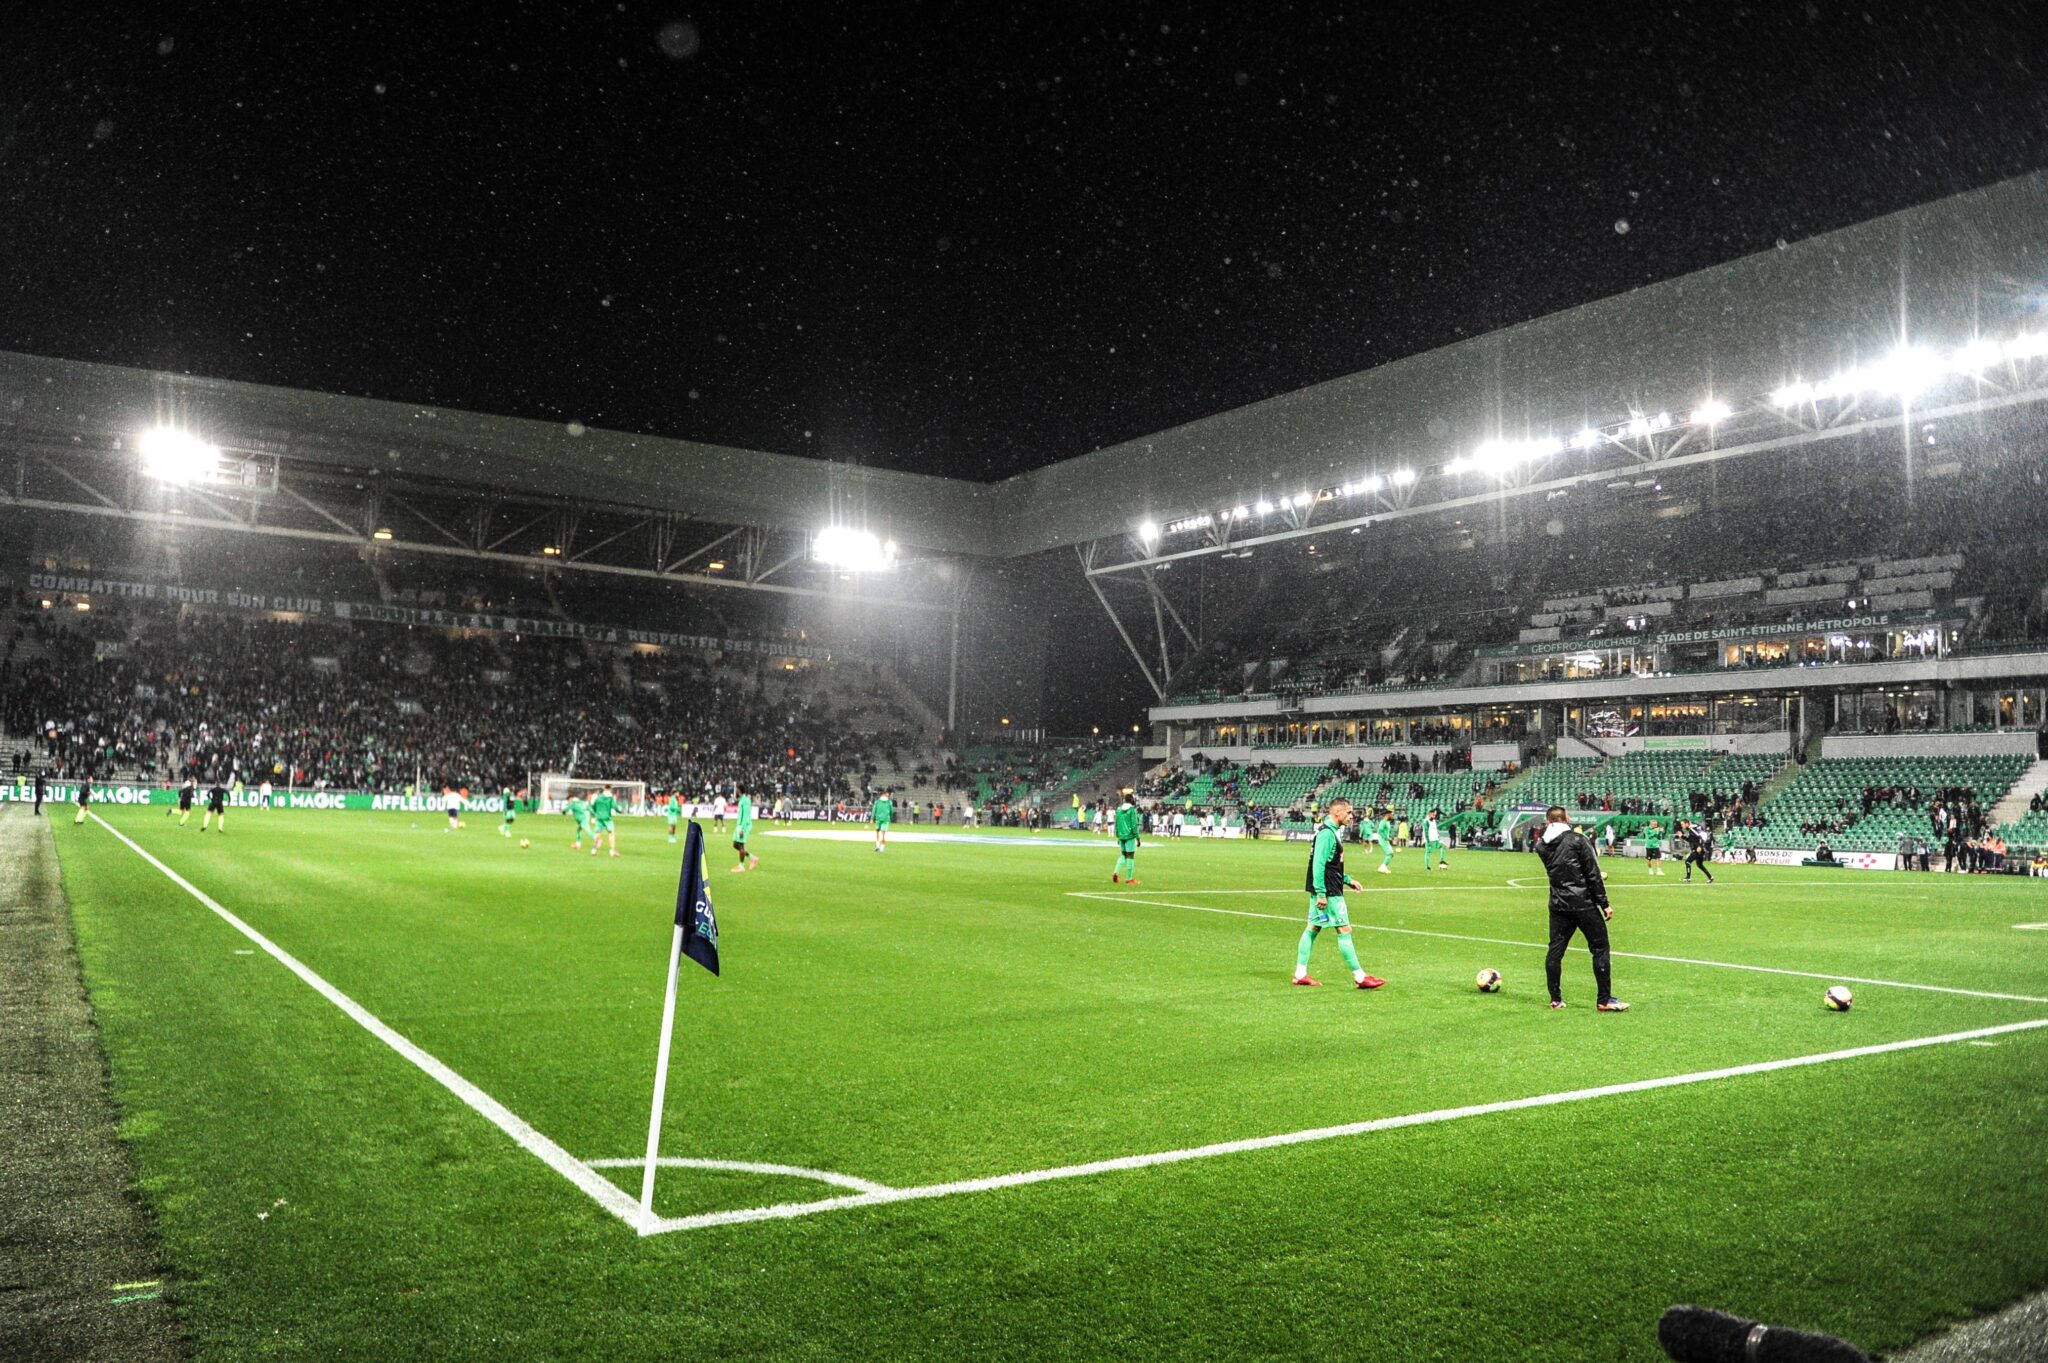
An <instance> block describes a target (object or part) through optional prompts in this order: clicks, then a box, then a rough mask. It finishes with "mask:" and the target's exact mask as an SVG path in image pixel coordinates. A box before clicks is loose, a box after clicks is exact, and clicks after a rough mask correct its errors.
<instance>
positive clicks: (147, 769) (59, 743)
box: [0, 613, 916, 802]
mask: <svg viewBox="0 0 2048 1363" xmlns="http://www.w3.org/2000/svg"><path fill="white" fill-rule="evenodd" d="M19 628H20V630H21V631H22V633H23V634H25V635H26V636H27V638H28V641H29V642H31V643H33V644H34V645H35V647H32V648H27V649H18V650H14V649H11V650H10V652H19V653H20V654H21V655H22V657H23V658H24V659H25V661H17V662H16V663H13V664H11V665H10V666H9V667H8V668H7V669H6V672H5V674H4V675H0V725H4V727H5V730H6V732H7V733H9V734H10V735H33V737H34V742H35V746H36V749H37V755H38V757H39V759H40V761H41V763H42V764H43V765H44V766H46V767H47V768H48V769H50V770H52V771H53V772H55V773H57V774H61V775H63V776H67V777H73V778H90V779H106V778H109V777H112V776H115V775H117V774H120V775H132V776H138V777H140V778H142V779H145V780H161V781H180V780H183V779H184V778H185V777H186V776H188V775H191V776H197V777H198V778H199V779H200V780H201V781H202V782H205V781H212V780H233V779H240V780H242V781H245V782H248V783H252V784H253V783H256V782H260V781H265V780H268V781H270V782H272V783H273V784H275V785H279V786H286V785H290V786H299V787H311V788H329V789H347V790H369V791H382V792H390V791H398V790H404V789H408V788H412V787H415V786H424V787H426V788H429V789H435V788H440V787H444V786H454V787H464V788H471V789H496V788H498V787H499V786H501V785H511V786H514V787H523V786H524V785H525V784H526V782H527V778H528V776H529V775H530V774H538V773H540V772H544V771H556V772H565V773H572V774H574V775H576V776H579V777H589V778H600V779H602V778H611V779H619V780H640V781H645V782H647V783H648V787H649V790H650V791H668V790H674V791H679V792H683V793H685V794H688V795H692V796H695V795H699V794H709V793H710V792H712V791H714V790H726V791H730V790H731V789H733V788H734V787H736V786H742V785H743V786H745V787H746V788H747V789H749V790H751V791H754V792H757V793H760V794H786V795H789V796H790V797H792V799H795V800H800V801H804V800H815V801H825V802H830V801H836V800H838V799H841V798H847V797H849V796H853V797H857V796H859V795H861V794H862V793H863V792H864V791H865V789H866V788H867V785H868V782H869V780H870V778H871V777H872V775H873V773H874V771H875V769H876V765H877V763H878V761H880V760H881V759H883V758H885V757H895V756H898V755H900V753H901V752H902V751H903V750H906V749H908V748H910V747H912V746H913V745H914V744H915V742H916V735H914V734H913V733H912V732H911V731H910V726H909V724H908V723H907V721H908V718H909V717H908V716H907V715H905V714H902V713H901V707H900V706H894V707H893V708H892V707H891V703H890V702H889V701H887V700H886V699H885V698H880V697H877V696H874V695H870V694H858V695H853V696H847V697H840V696H836V695H830V694H828V692H829V691H830V688H829V687H828V686H817V685H809V684H807V683H808V681H809V680H810V679H809V678H808V677H802V676H798V675H795V674H784V673H782V672H780V671H778V670H773V669H771V668H770V667H769V666H768V665H767V663H766V660H764V659H756V658H747V659H742V660H738V661H726V662H722V663H713V662H711V661H710V660H708V659H705V658H700V657H696V656H690V655H683V654H678V653H673V652H665V653H660V654H651V653H644V652H643V653H626V654H621V652H620V651H619V650H618V649H616V648H610V647H600V646H597V645H592V644H588V643H584V642H581V641H569V640H554V639H533V638H519V637H515V636H507V635H472V636H468V637H452V636H450V635H448V634H447V633H446V632H442V631H434V630H426V629H408V628H403V627H396V626H367V627H362V628H351V627H349V626H346V625H339V624H288V623H280V622H274V621H267V620H259V619H254V618H248V617H241V616H232V615H207V614H196V613H195V614H189V615H186V616H183V617H177V616H172V615H168V614H164V615H154V616H152V615H146V614H145V615H137V616H133V617H128V618H119V617H113V616H111V615H110V617H99V616H96V617H94V619H93V620H91V621H90V622H83V621H81V622H77V623H75V624H74V623H73V622H70V621H66V622H65V624H64V626H63V627H52V626H51V625H50V624H49V623H48V622H47V620H46V619H44V618H42V617H41V616H39V615H35V614H33V613H32V614H31V617H30V618H29V619H28V620H26V621H24V622H22V624H21V625H20V627H19ZM15 642H16V643H17V644H18V643H20V642H22V640H20V639H17V640H16V641H15ZM826 666H827V667H828V668H833V669H836V668H838V667H839V666H840V665H838V664H828V665H826ZM878 711H880V712H884V713H885V715H898V716H900V717H901V718H902V719H903V720H904V721H906V723H905V726H904V728H902V729H897V730H888V729H884V730H881V731H880V732H863V731H862V727H861V726H857V725H856V724H855V723H854V722H853V717H854V715H855V714H856V713H858V714H860V715H862V716H863V717H864V725H865V727H868V728H873V727H874V720H873V716H874V715H875V714H876V713H877V712H878Z"/></svg>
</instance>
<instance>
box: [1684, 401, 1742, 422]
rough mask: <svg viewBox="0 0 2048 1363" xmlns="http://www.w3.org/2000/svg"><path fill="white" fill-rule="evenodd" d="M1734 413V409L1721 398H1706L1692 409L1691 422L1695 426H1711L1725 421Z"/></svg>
mask: <svg viewBox="0 0 2048 1363" xmlns="http://www.w3.org/2000/svg"><path fill="white" fill-rule="evenodd" d="M1734 415H1735V409H1734V408H1733V407H1730V406H1729V405H1728V404H1727V403H1725V402H1723V401H1721V399H1719V398H1708V399H1707V400H1706V401H1705V402H1702V403H1701V404H1700V405H1699V406H1697V407H1695V408H1693V409H1692V417H1691V424H1693V425H1695V426H1712V425H1716V424H1718V423H1719V422H1723V421H1726V420H1727V419H1728V418H1729V417H1731V416H1734Z"/></svg>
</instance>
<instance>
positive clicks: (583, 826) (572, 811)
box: [569, 795, 596, 852]
mask: <svg viewBox="0 0 2048 1363" xmlns="http://www.w3.org/2000/svg"><path fill="white" fill-rule="evenodd" d="M569 817H570V818H572V819H574V820H575V821H576V841H574V842H572V843H570V844H569V846H571V847H573V848H575V849H576V850H577V851H579V852H581V851H582V850H583V835H584V834H585V833H588V832H590V806H589V805H587V804H585V803H584V801H583V797H582V796H581V795H572V796H570V797H569ZM595 845H596V843H595V838H594V837H593V840H592V846H593V847H595Z"/></svg>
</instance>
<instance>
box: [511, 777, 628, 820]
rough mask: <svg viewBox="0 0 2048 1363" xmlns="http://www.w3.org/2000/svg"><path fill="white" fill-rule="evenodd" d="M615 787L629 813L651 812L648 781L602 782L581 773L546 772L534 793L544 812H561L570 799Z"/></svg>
mask: <svg viewBox="0 0 2048 1363" xmlns="http://www.w3.org/2000/svg"><path fill="white" fill-rule="evenodd" d="M607 786H609V787H611V792H612V796H613V798H615V799H617V800H618V802H619V808H621V809H622V810H624V811H625V812H626V813H628V814H645V813H646V812H647V783H646V782H645V781H600V780H590V779H587V778H585V777H581V776H569V775H566V774H564V773H562V772H559V771H550V772H543V773H542V774H541V777H540V784H539V785H538V786H536V787H535V788H534V794H535V795H536V797H537V798H538V799H539V800H540V812H541V813H543V814H560V813H561V812H562V811H563V810H565V809H567V808H568V807H569V801H571V800H573V799H576V798H578V797H581V798H582V799H585V800H588V799H590V798H591V797H592V796H594V795H596V794H597V793H598V792H599V791H601V790H603V789H605V787H607Z"/></svg>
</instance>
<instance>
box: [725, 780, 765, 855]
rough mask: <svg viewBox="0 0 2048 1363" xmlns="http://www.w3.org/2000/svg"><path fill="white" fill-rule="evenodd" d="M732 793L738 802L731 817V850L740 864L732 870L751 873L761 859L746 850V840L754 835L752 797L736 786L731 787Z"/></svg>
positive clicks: (741, 787)
mask: <svg viewBox="0 0 2048 1363" xmlns="http://www.w3.org/2000/svg"><path fill="white" fill-rule="evenodd" d="M732 793H733V798H734V799H735V800H736V801H737V802H738V807H737V808H736V809H735V810H734V812H733V816H732V850H733V851H735V852H737V853H739V854H740V864H739V865H737V866H735V867H733V868H732V869H733V870H735V871H751V870H753V869H754V868H755V867H757V866H759V865H760V864H761V859H760V858H759V857H757V856H755V855H754V854H753V853H752V852H749V851H748V850H747V839H748V838H750V837H752V836H753V835H754V797H753V796H751V795H749V794H747V792H746V788H745V787H744V786H740V785H738V784H735V785H734V786H733V788H732Z"/></svg>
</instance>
